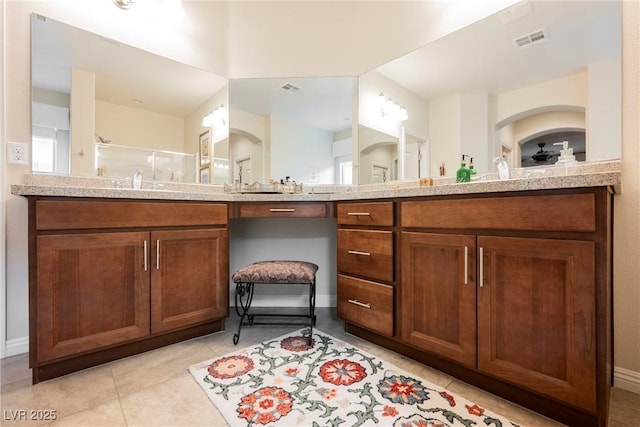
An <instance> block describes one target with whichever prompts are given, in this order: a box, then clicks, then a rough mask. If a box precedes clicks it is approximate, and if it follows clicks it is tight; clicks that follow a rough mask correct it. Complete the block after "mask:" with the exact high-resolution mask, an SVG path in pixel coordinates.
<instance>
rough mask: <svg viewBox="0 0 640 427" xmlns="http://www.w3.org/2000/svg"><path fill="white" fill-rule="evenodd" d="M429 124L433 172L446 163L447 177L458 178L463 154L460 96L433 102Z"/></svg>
mask: <svg viewBox="0 0 640 427" xmlns="http://www.w3.org/2000/svg"><path fill="white" fill-rule="evenodd" d="M429 122H430V124H431V126H430V129H429V141H430V143H431V170H432V171H436V170H438V169H439V167H440V164H441V163H444V164H445V170H446V172H445V175H446V176H456V171H457V170H458V168H459V167H460V159H461V156H462V154H463V153H462V148H461V146H460V144H461V142H460V138H461V135H460V125H461V123H460V95H452V96H448V97H446V98H441V99H437V100H433V101H431V102H430V103H429ZM465 154H466V153H465Z"/></svg>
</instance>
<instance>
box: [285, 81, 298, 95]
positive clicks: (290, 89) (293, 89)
mask: <svg viewBox="0 0 640 427" xmlns="http://www.w3.org/2000/svg"><path fill="white" fill-rule="evenodd" d="M282 90H285V91H287V92H289V93H295V92H297V91H299V90H300V88H299V87H297V86H294V85H292V84H291V83H287V84H285V85H284V86H282Z"/></svg>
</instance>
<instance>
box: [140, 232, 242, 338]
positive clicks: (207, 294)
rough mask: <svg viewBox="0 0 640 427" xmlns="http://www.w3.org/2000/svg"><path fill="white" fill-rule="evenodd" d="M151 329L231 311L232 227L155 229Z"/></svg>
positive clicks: (155, 330)
mask: <svg viewBox="0 0 640 427" xmlns="http://www.w3.org/2000/svg"><path fill="white" fill-rule="evenodd" d="M151 241H152V245H153V249H152V251H151V257H152V260H151V332H152V333H158V332H163V331H167V330H171V329H177V328H182V327H187V326H192V325H196V324H198V323H205V322H207V321H210V320H213V319H219V318H222V317H227V316H228V314H229V310H228V307H229V255H228V254H229V251H228V247H229V243H228V242H229V240H228V232H227V229H213V230H171V231H154V232H152V233H151Z"/></svg>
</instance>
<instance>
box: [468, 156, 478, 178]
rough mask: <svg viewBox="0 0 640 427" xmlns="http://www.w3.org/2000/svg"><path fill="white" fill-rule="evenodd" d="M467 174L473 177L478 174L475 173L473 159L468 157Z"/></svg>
mask: <svg viewBox="0 0 640 427" xmlns="http://www.w3.org/2000/svg"><path fill="white" fill-rule="evenodd" d="M469 159H470V160H469V173H470V174H471V175H475V174H477V173H478V172H477V171H476V167H475V166H474V165H473V157H469Z"/></svg>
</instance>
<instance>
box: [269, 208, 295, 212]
mask: <svg viewBox="0 0 640 427" xmlns="http://www.w3.org/2000/svg"><path fill="white" fill-rule="evenodd" d="M295 211H296V210H295V209H294V208H270V209H269V212H295Z"/></svg>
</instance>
